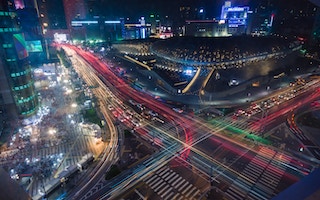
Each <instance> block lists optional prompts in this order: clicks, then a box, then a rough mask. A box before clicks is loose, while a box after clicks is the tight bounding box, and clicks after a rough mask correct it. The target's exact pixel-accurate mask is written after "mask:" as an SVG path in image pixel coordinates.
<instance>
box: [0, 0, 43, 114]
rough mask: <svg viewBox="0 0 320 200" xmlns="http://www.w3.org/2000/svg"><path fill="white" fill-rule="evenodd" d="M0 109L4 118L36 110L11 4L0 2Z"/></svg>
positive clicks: (32, 87) (22, 45)
mask: <svg viewBox="0 0 320 200" xmlns="http://www.w3.org/2000/svg"><path fill="white" fill-rule="evenodd" d="M0 46H1V48H0V82H1V84H0V111H1V112H2V114H3V115H6V116H5V117H6V118H11V119H14V118H17V117H20V118H24V117H28V116H30V115H32V114H34V113H35V112H36V109H37V106H38V99H37V95H36V93H35V90H34V82H33V79H32V73H31V66H30V64H29V60H28V52H27V50H26V44H25V40H24V34H23V33H22V32H21V28H20V27H19V26H18V21H17V14H16V13H15V12H14V4H13V2H10V1H2V0H1V1H0Z"/></svg>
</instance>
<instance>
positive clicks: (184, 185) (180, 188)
mask: <svg viewBox="0 0 320 200" xmlns="http://www.w3.org/2000/svg"><path fill="white" fill-rule="evenodd" d="M183 180H184V179H183ZM188 184H189V182H188V181H186V183H185V184H183V185H182V186H181V187H179V188H178V190H179V192H180V191H181V190H182V189H183V188H184V187H186V186H187V185H188Z"/></svg>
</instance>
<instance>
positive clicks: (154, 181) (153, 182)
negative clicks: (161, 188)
mask: <svg viewBox="0 0 320 200" xmlns="http://www.w3.org/2000/svg"><path fill="white" fill-rule="evenodd" d="M159 179H160V177H157V178H156V179H155V180H153V181H152V182H151V183H150V184H148V185H149V186H150V187H152V185H153V184H155V183H156V182H157V181H158V180H159Z"/></svg>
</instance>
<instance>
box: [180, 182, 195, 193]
mask: <svg viewBox="0 0 320 200" xmlns="http://www.w3.org/2000/svg"><path fill="white" fill-rule="evenodd" d="M192 186H193V185H192V184H189V185H188V187H186V189H184V190H183V191H182V194H184V193H186V192H187V190H189V189H190V188H191V187H192Z"/></svg>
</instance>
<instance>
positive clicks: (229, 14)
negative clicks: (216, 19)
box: [220, 1, 252, 35]
mask: <svg viewBox="0 0 320 200" xmlns="http://www.w3.org/2000/svg"><path fill="white" fill-rule="evenodd" d="M249 13H252V12H251V11H250V10H249V7H248V6H241V7H238V6H236V7H232V6H231V2H230V1H226V2H225V4H224V5H223V6H222V9H221V17H220V19H221V20H225V21H226V22H227V23H228V33H229V34H231V35H242V34H246V32H247V23H248V14H249Z"/></svg>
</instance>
